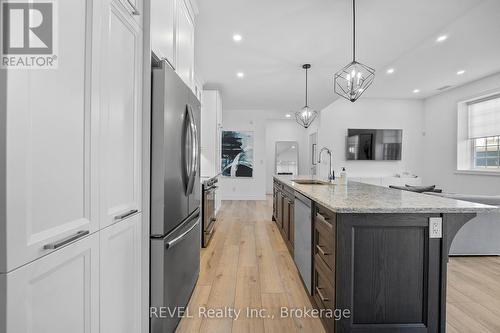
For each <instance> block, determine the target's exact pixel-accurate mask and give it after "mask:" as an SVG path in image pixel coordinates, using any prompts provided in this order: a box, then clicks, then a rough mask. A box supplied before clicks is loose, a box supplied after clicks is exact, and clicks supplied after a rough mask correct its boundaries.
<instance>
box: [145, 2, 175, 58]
mask: <svg viewBox="0 0 500 333" xmlns="http://www.w3.org/2000/svg"><path fill="white" fill-rule="evenodd" d="M175 2H176V0H151V45H152V48H153V52H154V53H155V54H156V56H157V57H158V58H160V59H165V60H167V61H168V62H169V63H170V65H171V66H172V67H174V68H175V53H174V52H175V19H176V17H175V8H176V7H175Z"/></svg>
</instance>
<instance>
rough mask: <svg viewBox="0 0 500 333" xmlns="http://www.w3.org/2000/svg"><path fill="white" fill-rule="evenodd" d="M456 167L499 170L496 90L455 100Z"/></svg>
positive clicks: (499, 125)
mask: <svg viewBox="0 0 500 333" xmlns="http://www.w3.org/2000/svg"><path fill="white" fill-rule="evenodd" d="M457 171H459V172H460V171H464V172H473V173H488V174H497V175H498V174H500V94H498V93H496V94H492V95H488V96H483V97H480V98H476V99H473V100H468V101H464V102H461V103H459V104H458V136H457Z"/></svg>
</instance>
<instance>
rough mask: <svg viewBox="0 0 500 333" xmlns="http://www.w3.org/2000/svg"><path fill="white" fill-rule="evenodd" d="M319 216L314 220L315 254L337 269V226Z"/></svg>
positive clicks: (331, 267)
mask: <svg viewBox="0 0 500 333" xmlns="http://www.w3.org/2000/svg"><path fill="white" fill-rule="evenodd" d="M330 222H331V220H326V219H325V218H324V217H323V216H322V215H320V214H317V215H316V217H315V219H314V254H317V255H318V256H319V257H320V258H321V259H322V260H324V262H325V263H326V264H327V265H328V268H330V269H334V268H335V267H334V266H335V225H334V224H332V223H330Z"/></svg>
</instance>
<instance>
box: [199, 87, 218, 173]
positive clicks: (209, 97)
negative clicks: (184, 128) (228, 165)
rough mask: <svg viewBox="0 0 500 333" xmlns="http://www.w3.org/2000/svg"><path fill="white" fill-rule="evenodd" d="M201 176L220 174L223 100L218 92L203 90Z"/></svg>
mask: <svg viewBox="0 0 500 333" xmlns="http://www.w3.org/2000/svg"><path fill="white" fill-rule="evenodd" d="M201 108H202V110H201V176H202V177H214V176H215V175H217V174H218V173H219V172H220V156H221V151H220V146H221V145H220V143H221V128H222V98H221V94H220V92H219V91H218V90H203V93H202V103H201Z"/></svg>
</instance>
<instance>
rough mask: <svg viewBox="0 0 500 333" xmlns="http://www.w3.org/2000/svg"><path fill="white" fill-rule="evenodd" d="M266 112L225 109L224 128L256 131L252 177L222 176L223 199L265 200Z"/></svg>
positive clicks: (220, 194) (220, 184) (220, 190)
mask: <svg viewBox="0 0 500 333" xmlns="http://www.w3.org/2000/svg"><path fill="white" fill-rule="evenodd" d="M264 116H265V112H264V111H260V110H259V111H255V110H237V111H235V110H223V116H222V119H223V124H222V129H223V130H227V131H231V130H239V131H252V132H253V133H254V143H253V145H254V152H253V153H254V154H253V157H254V169H253V177H252V178H228V177H220V179H219V191H218V194H219V196H220V198H221V199H222V200H264V199H265V194H266V183H265V182H266V165H265V159H266V151H265V136H266V132H265V131H266V125H265V117H264Z"/></svg>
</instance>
